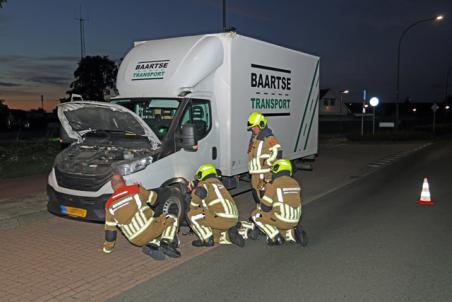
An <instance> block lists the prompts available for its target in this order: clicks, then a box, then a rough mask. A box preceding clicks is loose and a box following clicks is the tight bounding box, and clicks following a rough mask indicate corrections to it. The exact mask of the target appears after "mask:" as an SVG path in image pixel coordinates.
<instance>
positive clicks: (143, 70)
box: [132, 60, 170, 81]
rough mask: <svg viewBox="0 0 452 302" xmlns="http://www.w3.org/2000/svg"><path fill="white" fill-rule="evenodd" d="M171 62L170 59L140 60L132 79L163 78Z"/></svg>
mask: <svg viewBox="0 0 452 302" xmlns="http://www.w3.org/2000/svg"><path fill="white" fill-rule="evenodd" d="M169 62H170V60H156V61H143V62H138V63H137V64H136V65H135V69H134V72H133V74H132V81H137V80H161V79H163V78H164V76H165V73H166V69H167V68H168V64H169Z"/></svg>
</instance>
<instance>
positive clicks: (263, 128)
mask: <svg viewBox="0 0 452 302" xmlns="http://www.w3.org/2000/svg"><path fill="white" fill-rule="evenodd" d="M247 127H248V131H251V133H252V135H251V139H250V143H249V146H248V171H249V173H250V175H251V186H252V188H253V189H254V190H253V197H254V199H255V201H256V202H259V201H260V198H261V197H262V195H263V193H264V189H265V184H266V183H267V182H270V181H271V177H272V176H271V175H272V174H271V172H270V166H271V165H272V164H273V162H274V161H275V160H276V159H277V158H278V157H281V156H280V155H281V153H282V150H281V145H280V144H279V143H278V141H277V140H276V138H275V136H274V135H273V132H272V130H271V129H270V128H268V125H267V119H266V118H265V116H264V115H263V114H262V113H260V112H253V113H251V114H250V116H249V117H248V125H247Z"/></svg>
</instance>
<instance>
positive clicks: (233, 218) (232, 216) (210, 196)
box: [187, 164, 245, 247]
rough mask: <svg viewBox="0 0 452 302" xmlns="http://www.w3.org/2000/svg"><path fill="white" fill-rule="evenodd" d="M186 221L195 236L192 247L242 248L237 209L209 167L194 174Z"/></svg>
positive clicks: (210, 166)
mask: <svg viewBox="0 0 452 302" xmlns="http://www.w3.org/2000/svg"><path fill="white" fill-rule="evenodd" d="M187 218H188V221H189V223H190V227H191V229H192V230H193V231H194V232H195V234H196V235H197V236H198V239H196V240H194V241H193V242H192V244H193V246H196V247H202V246H207V247H208V246H213V245H214V244H215V243H219V244H231V243H233V244H235V245H238V246H240V247H243V246H244V245H245V241H244V240H243V238H242V237H241V236H240V235H239V234H238V226H237V223H238V218H239V212H238V210H237V206H236V204H235V202H234V199H233V198H232V197H231V195H230V194H229V192H228V190H227V189H226V188H225V187H224V185H223V183H222V182H221V181H220V180H219V178H218V173H217V170H216V169H215V167H214V166H213V165H212V164H204V165H201V166H200V167H199V169H198V170H197V171H196V173H195V182H194V189H193V191H192V193H191V202H190V210H189V211H188V213H187Z"/></svg>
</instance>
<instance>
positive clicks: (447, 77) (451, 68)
mask: <svg viewBox="0 0 452 302" xmlns="http://www.w3.org/2000/svg"><path fill="white" fill-rule="evenodd" d="M451 71H452V66H451V67H449V69H448V70H447V74H446V86H445V87H444V102H447V94H448V92H447V91H448V88H449V75H450V72H451Z"/></svg>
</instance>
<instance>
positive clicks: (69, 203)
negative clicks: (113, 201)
mask: <svg viewBox="0 0 452 302" xmlns="http://www.w3.org/2000/svg"><path fill="white" fill-rule="evenodd" d="M47 196H48V202H47V210H48V211H49V212H50V213H53V214H56V215H59V216H68V217H72V218H77V219H81V220H90V221H99V222H103V221H105V202H106V201H107V199H108V198H109V197H110V194H105V195H100V196H99V197H84V196H75V195H69V194H64V193H61V192H57V191H55V189H53V188H52V187H51V186H49V185H47Z"/></svg>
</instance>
